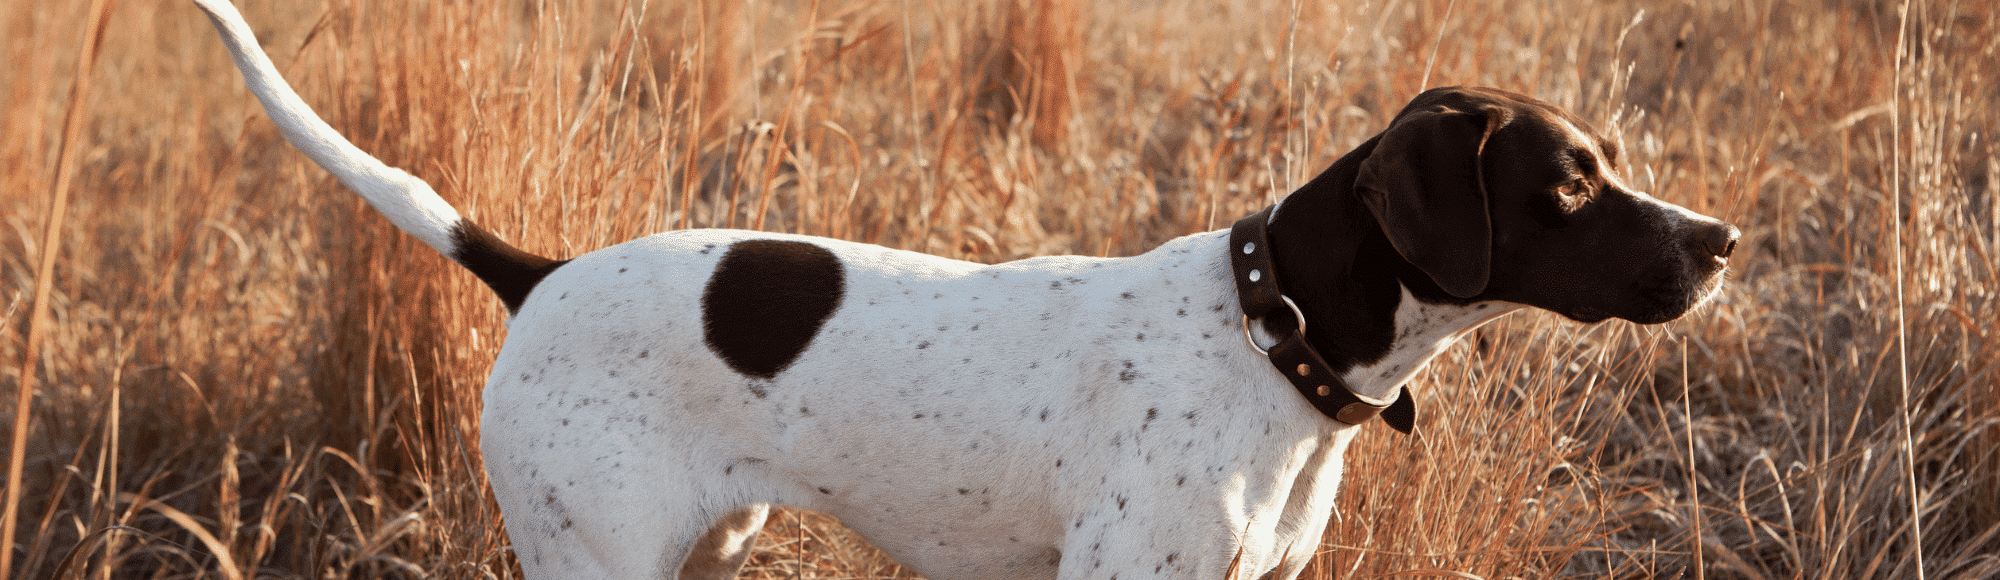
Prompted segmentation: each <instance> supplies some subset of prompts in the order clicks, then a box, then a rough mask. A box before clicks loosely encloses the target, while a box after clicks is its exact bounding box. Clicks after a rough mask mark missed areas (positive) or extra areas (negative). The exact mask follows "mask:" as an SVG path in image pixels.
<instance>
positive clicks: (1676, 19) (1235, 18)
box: [0, 0, 2000, 580]
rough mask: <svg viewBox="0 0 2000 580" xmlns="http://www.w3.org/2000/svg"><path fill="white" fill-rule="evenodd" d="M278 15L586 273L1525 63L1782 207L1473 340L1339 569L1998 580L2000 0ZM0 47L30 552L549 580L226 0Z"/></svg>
mask: <svg viewBox="0 0 2000 580" xmlns="http://www.w3.org/2000/svg"><path fill="white" fill-rule="evenodd" d="M100 3H101V4H103V5H104V6H103V7H102V8H94V6H96V5H97V4H100ZM239 4H241V5H244V12H245V14H246V16H247V17H248V18H249V19H250V20H251V22H252V23H253V25H254V28H255V29H256V30H257V31H258V33H259V35H260V36H261V40H262V41H263V43H264V45H265V47H266V48H267V49H268V50H269V51H270V52H271V54H272V57H273V59H274V60H276V61H277V63H278V65H279V66H280V67H281V68H282V69H283V70H284V71H285V73H286V74H287V76H288V77H289V78H290V79H291V80H292V82H293V83H294V84H295V85H297V86H298V87H299V89H300V92H301V93H303V94H304V95H305V96H306V98H307V100H308V101H310V102H312V103H313V104H314V106H315V107H317V108H318V110H319V111H320V112H321V113H322V114H323V115H324V116H326V117H327V118H328V120H329V121H330V122H331V123H332V124H333V125H334V126H335V127H337V128H339V129H340V130H341V131H343V132H344V133H346V134H348V135H350V136H351V137H352V138H353V139H354V140H355V141H356V142H357V143H358V144H359V145H361V146H362V147H363V148H364V149H367V150H369V151H372V152H374V153H375V154H377V155H378V156H380V157H382V158H383V159H384V160H386V161H388V162H389V163H390V164H392V165H397V166H401V167H405V168H409V169H410V170H411V171H412V172H413V173H415V174H417V175H419V176H421V177H423V178H425V179H427V180H429V181H430V182H431V183H432V184H434V185H435V186H436V187H437V189H438V190H439V191H440V193H441V194H442V195H443V196H444V197H445V198H447V199H449V200H451V201H452V202H453V203H454V204H456V205H457V206H458V207H459V208H461V210H462V211H464V212H466V213H467V214H469V215H470V216H472V217H474V218H475V219H477V220H478V221H480V222H481V223H482V224H485V225H486V226H487V227H488V228H490V229H493V230H494V231H495V233H497V234H499V235H501V236H502V237H504V238H507V239H509V240H513V241H515V242H516V243H517V244H518V245H520V246H522V247H524V248H527V249H529V250H531V251H535V252H538V253H542V254H545V255H555V256H558V257H567V256H574V255H577V254H580V253H583V252H586V251H589V250H591V249H595V248H599V247H602V246H606V245H610V244H612V243H616V242H619V241H623V240H626V239H629V238H633V237H637V236H640V235H644V234H647V233H651V232H656V231H661V230H667V229H675V228H685V227H710V226H730V227H742V228H757V229H765V230H771V231H786V232H799V233H806V234H816V235H826V236H833V237H838V238H844V239H851V240H859V241H865V242H873V243H879V244H885V245H889V246H893V247H899V248H907V249H913V250H919V251H924V252H930V253H935V254H940V255H945V256H950V257H956V258H963V259H968V260H975V261H983V262H997V261H1004V260H1010V259H1015V258H1020V257H1024V256H1033V255H1043V254H1059V253H1073V254H1088V255H1130V254H1135V253H1138V252H1140V251H1142V250H1144V249H1146V248H1149V247H1151V246H1153V245H1155V244H1158V243H1160V242H1162V241H1165V240H1167V239H1170V238H1173V237H1176V236H1180V235H1184V234H1187V233H1192V232H1197V231H1203V230H1209V229H1216V228H1220V227H1223V226H1225V225H1227V224H1228V223H1229V222H1230V221H1231V220H1233V219H1235V218H1236V217H1239V216H1241V215H1245V214H1247V213H1249V212H1251V211H1254V210H1255V209H1257V208H1259V207H1261V206H1263V205H1264V204H1266V203H1269V202H1270V201H1272V200H1273V199H1275V198H1276V196H1278V195H1281V194H1282V193H1284V192H1286V191H1289V189H1290V187H1292V186H1293V185H1296V184H1300V183H1303V182H1304V181H1305V180H1306V179H1308V178H1310V177H1311V176H1312V175H1314V174H1315V173H1316V172H1317V171H1319V170H1320V169H1322V168H1324V167H1325V166H1326V165H1327V164H1328V163H1330V162H1331V161H1332V160H1333V159H1334V158H1335V157H1337V156H1338V155H1340V154H1341V153H1343V152H1345V151H1346V150H1347V148H1350V147H1352V146H1354V145H1355V144H1358V143H1359V142H1361V141H1363V140H1365V139H1366V138H1368V137H1369V136H1371V135H1373V134H1374V133H1375V132H1377V131H1379V130H1381V128H1382V127H1384V126H1385V125H1386V123H1387V120H1388V119H1389V117H1390V115H1392V114H1393V113H1394V112H1395V111H1396V109H1397V108H1398V107H1400V106H1401V105H1402V104H1403V103H1404V102H1405V101H1406V100H1408V98H1409V97H1411V96H1413V95H1414V94H1416V93H1417V92H1418V91H1419V90H1421V89H1422V88H1424V87H1427V86H1443V85H1452V84H1471V85H1490V86H1498V87H1502V88H1508V89H1512V90H1517V91H1521V92H1526V93H1529V94H1533V95H1536V96H1538V97H1540V98H1542V99H1544V100H1548V101H1551V102H1554V103H1557V104H1559V105H1562V106H1565V107H1568V108H1570V109H1571V110H1574V111H1576V112H1578V114H1580V115H1581V116H1582V117H1584V118H1586V119H1589V120H1591V121H1592V122H1593V123H1595V124H1596V125H1597V126H1598V127H1599V128H1600V129H1602V130H1603V131H1605V132H1606V133H1607V134H1609V135H1612V136H1613V137H1614V138H1616V139H1617V140H1619V141H1621V142H1622V143H1623V146H1624V149H1625V151H1626V152H1627V153H1626V162H1627V164H1628V166H1627V173H1628V176H1629V179H1628V180H1629V181H1631V182H1633V183H1634V184H1635V185H1636V186H1638V187H1640V188H1642V189H1645V190H1648V191H1651V192H1653V193H1654V195H1656V196H1658V197H1661V198H1664V199H1667V200H1670V201H1673V202H1676V203H1680V204H1683V205H1686V206H1689V207H1691V208H1694V209H1696V210H1699V211H1702V212H1705V213H1709V214H1711V215H1716V216H1719V217H1722V218H1724V219H1727V220H1729V221H1731V222H1733V223H1735V224H1737V225H1739V226H1740V227H1742V228H1743V231H1744V242H1743V244H1742V246H1741V249H1740V250H1739V251H1738V252H1737V254H1736V258H1735V260H1734V264H1733V266H1734V268H1733V271H1732V273H1731V275H1730V278H1731V279H1730V282H1729V283H1728V285H1727V286H1726V287H1725V289H1724V291H1723V294H1722V296H1721V297H1720V299H1719V300H1718V301H1717V302H1715V303H1714V304H1712V305H1711V306H1708V307H1706V308H1704V309H1702V310H1700V311H1697V312H1696V313H1694V314H1693V315H1692V316H1690V317H1688V318H1687V319H1684V320H1681V321H1678V322H1674V323H1671V324H1667V325H1663V326H1655V327H1640V326H1634V325H1631V324H1627V323H1624V322H1616V321H1614V322H1610V323H1604V324H1598V325H1589V326H1586V325H1579V324H1574V323H1570V322H1566V321H1563V320H1560V319H1558V318H1557V317H1555V316H1552V315H1547V314H1543V313H1522V314H1515V315H1512V316H1510V317H1508V318H1506V319H1503V320H1501V321H1499V322H1496V323H1494V324H1493V325H1491V326H1489V327H1487V328H1485V329H1483V330H1481V331H1479V332H1478V333H1476V336H1475V337H1474V338H1473V339H1470V340H1466V341H1464V342H1463V343H1462V344H1459V345H1457V346H1455V347H1453V348H1452V349H1451V350H1450V351H1448V352H1447V353H1446V354H1445V355H1444V356H1442V357H1440V358H1439V359H1438V360H1437V361H1436V362H1435V363H1433V364H1432V365H1431V368H1430V370H1429V371H1428V372H1427V373H1425V374H1422V375H1420V376H1419V378H1418V379H1417V380H1416V381H1415V382H1414V385H1413V386H1414V387H1415V388H1416V389H1415V390H1417V391H1418V392H1419V393H1420V397H1421V401H1422V406H1423V409H1424V417H1423V418H1422V420H1421V422H1420V429H1421V431H1422V436H1421V437H1404V436H1399V435H1396V434H1395V433H1393V432H1391V431H1389V430H1388V429H1386V428H1383V427H1379V426H1368V427H1365V429H1366V431H1367V432H1365V433H1363V434H1362V435H1361V437H1360V439H1359V440H1358V442H1357V443H1356V445H1355V447H1354V448H1353V449H1352V450H1351V451H1350V453H1349V456H1348V460H1349V472H1348V473H1349V474H1348V477H1347V485H1346V487H1345V489H1343V490H1342V495H1341V501H1340V510H1339V513H1340V517H1339V519H1337V520H1336V521H1335V523H1334V524H1333V525H1332V526H1331V529H1330V530H1329V531H1328V533H1327V535H1326V538H1325V548H1324V550H1323V552H1322V553H1321V554H1319V555H1318V556H1316V558H1315V565H1314V566H1313V567H1312V568H1311V569H1309V570H1308V571H1307V574H1308V577H1310V578H1327V577H1331V578H1476V579H1488V580H1497V579H1501V578H1710V579H1771V580H1777V579H1793V578H1813V579H1819V578H1826V579H1836V578H1838V579H1848V578H1884V579H1907V578H1932V579H1937V578H1960V579H1991V578H2000V386H1996V385H2000V323H1996V321H2000V265H1996V264H2000V223H1997V222H2000V183H1997V182H2000V157H1996V153H2000V148H1996V146H1995V145H1994V144H1993V142H1994V139H1995V138H1996V137H2000V135H1996V133H2000V24H1996V21H1995V20H1996V13H2000V7H1996V5H1995V3H1994V2H1991V1H1990V0H1925V1H1915V0H1912V1H1909V2H1906V3H1905V2H1896V1H1891V0H1735V1H1728V2H1696V1H1689V0H1681V1H1662V0H1605V1H1598V0H1505V1H1494V2H1473V1H1463V2H1456V1H1454V0H1344V1H1336V2H1310V3H1296V2H1231V1H1227V0H1165V1H1162V2H1157V3H1140V4H1141V5H1137V6H1134V5H1128V4H1127V3H1125V2H1108V1H1107V2H1095V3H1089V2H1083V1H1081V0H976V1H970V2H938V1H935V0H929V1H915V0H765V1H756V2H736V1H734V0H682V1H678V2H676V1H667V0H606V1H602V2H583V1H563V0H556V1H543V0H525V1H520V0H515V1H496V0H463V1H454V2H436V1H402V0H322V1H317V2H311V1H309V2H290V1H287V2H274V1H268V0H240V1H239ZM100 9H101V10H105V11H107V12H105V13H104V19H103V20H102V22H103V23H104V28H103V29H102V40H101V44H100V45H98V46H99V48H98V51H97V52H96V53H95V57H94V58H85V57H83V55H84V54H85V53H86V48H88V47H89V46H91V45H92V43H91V37H90V36H89V35H88V34H87V33H86V30H88V29H89V27H90V23H91V22H92V21H93V20H95V19H97V18H98V17H99V16H98V14H97V13H94V12H93V11H94V10H100ZM0 31H4V32H0V57H4V60H5V61H7V62H12V63H15V64H13V65H10V66H7V67H3V68H0V328H4V330H0V392H4V393H6V394H8V396H7V397H6V398H5V399H4V403H0V404H4V405H5V407H6V408H7V409H9V410H8V411H6V412H5V417H7V420H6V421H7V422H6V423H5V424H4V425H0V433H8V434H9V435H7V437H8V441H9V442H10V443H14V444H17V445H18V446H17V447H15V449H16V451H17V454H15V455H12V456H10V458H9V466H8V467H9V469H10V470H11V471H13V472H16V473H18V474H19V478H20V479H19V480H18V481H19V483H17V484H13V485H10V487H9V488H8V490H7V491H8V492H9V494H10V495H13V496H15V497H17V498H18V504H13V503H10V504H8V507H7V508H6V514H5V515H6V516H8V518H9V519H8V520H7V521H8V522H11V526H12V528H11V531H12V532H13V533H14V535H13V536H11V537H12V538H13V543H12V545H11V546H4V547H5V548H6V549H7V550H9V554H8V555H7V557H6V561H5V562H4V563H0V568H7V569H10V570H11V572H12V576H13V577H15V578H34V579H40V578H61V579H69V578H225V579H232V580H233V579H239V578H242V579H250V578H370V577H396V578H419V577H435V578H512V577H517V576H518V572H517V571H516V568H515V567H514V564H513V562H512V560H511V555H510V552H509V551H508V549H507V540H506V537H505V535H504V534H503V533H502V531H501V529H500V526H499V522H500V519H499V514H498V513H497V511H496V510H495V509H494V507H493V504H492V500H491V496H490V493H489V492H488V491H487V489H486V486H485V483H484V477H483V475H482V474H481V471H480V457H479V452H478V449H477V448H476V446H474V445H472V444H471V443H472V442H473V441H476V437H477V432H478V430H479V425H478V421H477V420H478V407H479V392H480V387H481V385H482V384H483V382H484V379H485V375H486V370H487V367H488V364H489V362H490V361H491V360H492V358H493V355H494V353H495V351H496V350H497V348H498V347H499V345H500V344H501V341H502V339H503V338H504V337H505V327H504V325H503V317H504V311H503V309H502V307H501V305H500V303H499V301H497V300H495V299H494V298H493V297H492V296H491V295H490V294H489V293H488V292H487V290H486V289H485V288H484V287H483V286H480V285H479V283H478V282H477V281H476V280H475V279H474V278H473V277H472V276H471V275H469V274H467V273H466V272H464V271H463V270H460V269H458V268H457V267H455V266H453V265H451V264H450V263H448V262H447V261H445V260H443V259H442V258H441V257H440V256H437V255H436V254H435V253H433V252H432V251H430V250H429V249H427V248H425V247H423V246H422V244H420V243H418V242H416V241H415V240H413V239H411V238H409V237H407V236H405V235H403V234H401V233H399V232H397V231H396V230H394V229H393V228H392V227H391V226H390V225H389V224H388V223H387V222H386V221H385V220H383V219H381V218H380V217H379V216H377V215H375V214H374V213H373V212H372V211H370V210H369V209H368V208H367V207H366V206H365V205H363V204H362V202H360V201H359V199H358V198H356V197H355V196H353V195H351V194H349V193H348V192H347V191H345V190H344V189H342V188H341V187H340V185H339V184H338V183H336V182H335V181H333V180H332V179H331V178H330V177H329V176H328V175H327V174H326V173H324V172H323V171H321V170H319V169H318V168H316V167H313V166H312V165H310V164H309V162H308V161H307V160H306V159H305V158H304V157H303V156H301V155H299V154H297V153H296V152H294V151H293V150H292V149H291V148H290V147H289V146H287V145H286V144H284V143H283V141H282V140H281V139H280V138H279V137H278V136H277V134H276V132H275V129H274V128H273V127H272V126H271V125H270V123H269V122H268V121H267V120H265V119H264V118H263V115H262V113H261V111H259V110H258V109H257V108H256V105H255V103H254V101H253V99H252V98H251V96H250V95H249V94H248V93H247V92H246V91H245V90H244V89H243V87H242V84H241V82H240V79H239V78H238V77H237V74H236V72H235V70H234V69H233V68H232V67H231V66H230V63H229V60H228V57H227V56H226V55H225V53H224V52H223V50H222V48H221V45H220V43H219V42H218V41H216V40H215V38H214V35H213V31H212V30H211V29H210V28H209V25H208V22H207V21H206V20H205V19H204V18H203V17H202V16H201V15H200V13H199V11H197V10H196V9H195V8H194V7H193V6H191V5H189V4H187V3H185V2H182V1H180V0H120V1H116V2H101V1H100V2H82V1H64V2H41V1H19V2H10V3H7V4H6V6H5V7H4V8H3V9H0ZM79 71H84V72H83V74H82V76H81V77H80V76H79ZM79 80H87V81H89V82H87V83H79V82H78V81H79ZM79 85H87V86H81V87H80V86H79ZM79 88H81V89H82V90H80V91H79ZM58 190H62V191H65V192H66V193H67V195H66V199H65V200H64V201H63V202H62V204H61V207H62V209H63V210H64V211H62V212H56V211H52V209H51V207H52V206H51V199H52V198H54V197H55V195H54V194H55V192H57V191H58ZM51 242H53V243H52V244H51ZM50 252H54V253H55V254H54V256H55V258H54V260H53V262H52V263H53V267H52V268H50V269H44V268H43V267H42V265H41V264H42V259H43V257H44V256H47V255H49V253H50ZM38 282H47V283H48V286H47V291H48V298H47V300H46V301H45V302H43V304H44V305H46V314H45V315H43V316H39V317H38V316H35V314H36V313H37V309H36V308H31V305H33V304H34V300H33V297H34V295H35V290H36V284H37V283H38ZM24 373H26V374H24ZM24 379H31V380H29V381H24ZM24 384H27V385H29V386H31V387H32V388H31V389H29V392H28V393H27V394H28V395H29V396H28V397H26V398H25V399H23V400H24V401H26V402H27V403H28V404H29V406H28V407H27V413H26V418H25V419H23V418H22V416H21V415H20V414H19V413H18V412H17V411H16V410H15V409H16V407H15V404H14V403H13V401H15V398H14V397H13V395H14V394H16V393H20V392H21V391H22V387H23V385H24ZM24 420H25V424H23V423H22V422H23V421H24ZM21 433H25V437H23V436H22V435H20V434H21ZM760 541H761V545H762V547H763V548H762V550H761V551H760V552H759V553H758V554H757V555H756V557H755V558H754V559H753V561H752V562H751V564H750V566H749V567H747V568H746V569H745V571H744V572H743V575H744V577H746V578H873V577H895V576H909V575H910V573H909V572H906V571H904V570H903V569H901V568H900V567H898V566H897V565H896V564H895V563H894V562H891V561H888V560H886V559H883V558H882V557H880V556H878V555H875V554H874V553H873V552H872V551H871V549H870V548H868V547H866V546H865V544H862V543H860V542H859V541H858V540H856V539H854V538H852V537H851V536H848V535H846V534H845V533H844V532H842V531H841V530H840V529H839V528H838V527H837V526H836V525H833V524H831V523H830V522H828V521H825V519H824V518H822V517H818V516H814V515H812V514H800V513H786V514H784V515H783V516H781V517H778V518H775V519H774V521H773V524H772V525H771V526H770V527H769V528H768V529H767V530H766V532H765V534H764V536H763V537H762V539H761V540H760Z"/></svg>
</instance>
